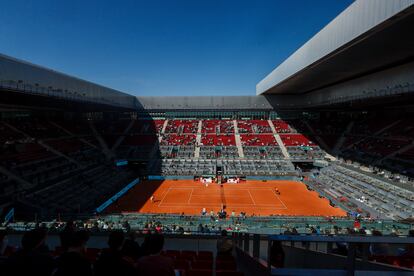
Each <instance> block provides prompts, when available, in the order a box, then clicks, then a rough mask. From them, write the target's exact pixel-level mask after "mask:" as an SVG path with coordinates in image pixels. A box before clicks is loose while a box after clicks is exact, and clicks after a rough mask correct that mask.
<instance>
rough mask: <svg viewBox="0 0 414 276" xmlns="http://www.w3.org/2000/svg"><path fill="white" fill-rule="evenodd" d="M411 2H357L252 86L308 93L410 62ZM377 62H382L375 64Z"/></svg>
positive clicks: (413, 14) (269, 90)
mask: <svg viewBox="0 0 414 276" xmlns="http://www.w3.org/2000/svg"><path fill="white" fill-rule="evenodd" d="M412 26H414V0H392V1H390V0H357V1H355V2H354V3H352V4H351V5H350V6H349V7H348V8H347V9H345V10H344V11H343V12H342V13H341V14H339V15H338V16H337V17H336V18H335V19H334V20H332V21H331V22H330V23H329V24H328V25H327V26H325V27H324V28H323V29H322V30H321V31H320V32H318V33H317V34H316V35H315V36H314V37H312V38H311V39H310V40H309V41H308V42H306V43H305V44H304V45H303V46H302V47H300V48H299V49H298V50H297V51H296V52H295V53H293V54H292V55H291V56H290V57H289V58H287V59H286V60H285V61H284V62H283V63H281V64H280V65H279V66H278V67H277V68H276V69H274V70H273V71H272V72H271V73H270V74H269V75H268V76H266V77H265V78H264V79H263V80H262V81H260V82H259V83H258V84H257V86H256V94H258V95H260V94H266V95H268V94H294V93H307V92H312V91H315V90H318V89H321V88H326V87H329V86H331V85H334V84H338V83H341V82H344V81H347V80H350V79H354V78H358V77H361V76H364V75H368V74H371V73H374V72H377V71H381V70H384V69H387V68H390V67H392V66H395V65H400V64H404V63H405V62H408V61H410V60H413V58H414V54H413V51H414V50H413V49H414V38H413V36H412ZM379 57H380V58H379Z"/></svg>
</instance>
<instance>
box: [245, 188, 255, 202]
mask: <svg viewBox="0 0 414 276" xmlns="http://www.w3.org/2000/svg"><path fill="white" fill-rule="evenodd" d="M247 191H248V192H249V195H250V198H251V200H252V202H253V205H254V206H256V202H254V199H253V197H252V193H251V192H250V190H247Z"/></svg>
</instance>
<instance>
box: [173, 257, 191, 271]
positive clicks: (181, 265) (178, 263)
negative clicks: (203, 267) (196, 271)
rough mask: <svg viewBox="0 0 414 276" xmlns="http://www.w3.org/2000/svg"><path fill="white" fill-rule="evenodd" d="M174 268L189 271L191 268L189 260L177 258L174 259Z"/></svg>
mask: <svg viewBox="0 0 414 276" xmlns="http://www.w3.org/2000/svg"><path fill="white" fill-rule="evenodd" d="M174 268H175V269H180V270H184V271H187V270H188V269H189V268H190V263H189V262H188V261H187V260H182V259H177V260H175V261H174Z"/></svg>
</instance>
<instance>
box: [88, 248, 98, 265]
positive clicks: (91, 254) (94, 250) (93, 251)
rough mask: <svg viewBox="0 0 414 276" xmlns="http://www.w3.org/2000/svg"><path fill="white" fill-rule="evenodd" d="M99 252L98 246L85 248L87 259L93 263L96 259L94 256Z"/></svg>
mask: <svg viewBox="0 0 414 276" xmlns="http://www.w3.org/2000/svg"><path fill="white" fill-rule="evenodd" d="M100 252H101V249H100V248H88V249H87V250H86V254H85V255H86V258H88V260H89V261H91V262H92V263H94V262H95V261H96V258H97V257H98V254H99V253H100Z"/></svg>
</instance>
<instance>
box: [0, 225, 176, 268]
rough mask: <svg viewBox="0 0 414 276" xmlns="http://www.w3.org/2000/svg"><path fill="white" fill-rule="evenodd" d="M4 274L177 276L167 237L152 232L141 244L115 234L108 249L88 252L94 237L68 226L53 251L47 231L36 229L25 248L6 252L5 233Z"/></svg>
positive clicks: (25, 240) (24, 240)
mask: <svg viewBox="0 0 414 276" xmlns="http://www.w3.org/2000/svg"><path fill="white" fill-rule="evenodd" d="M1 234H2V235H0V238H1V245H2V251H0V255H1V256H2V259H1V263H0V266H1V267H0V270H1V271H2V273H1V275H7V276H8V275H45V276H46V275H54V276H66V275H67V276H69V275H70V276H72V275H96V276H99V275H175V272H174V264H173V261H172V260H171V259H170V258H168V257H165V256H162V255H161V251H162V249H163V246H164V236H163V235H162V234H159V233H151V234H147V235H146V236H145V239H144V242H143V243H142V244H141V245H140V244H138V242H136V240H135V237H134V235H133V234H130V235H126V234H125V233H124V232H123V231H119V230H118V231H112V232H111V233H110V234H109V237H108V242H107V248H104V249H102V250H91V249H88V248H87V246H86V244H87V242H88V240H89V237H90V234H89V232H88V231H87V230H77V229H76V227H75V226H74V225H73V224H67V225H66V227H65V228H64V229H63V231H62V232H61V233H60V242H61V245H60V246H59V247H57V248H56V249H55V250H49V248H48V246H47V244H46V239H47V231H45V229H44V228H36V229H33V230H30V231H28V232H25V233H24V235H23V237H22V240H21V248H19V249H17V250H16V251H15V252H9V253H8V255H9V256H7V257H5V256H6V254H5V253H6V252H5V251H4V250H3V247H4V246H3V245H4V237H5V234H4V233H1Z"/></svg>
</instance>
